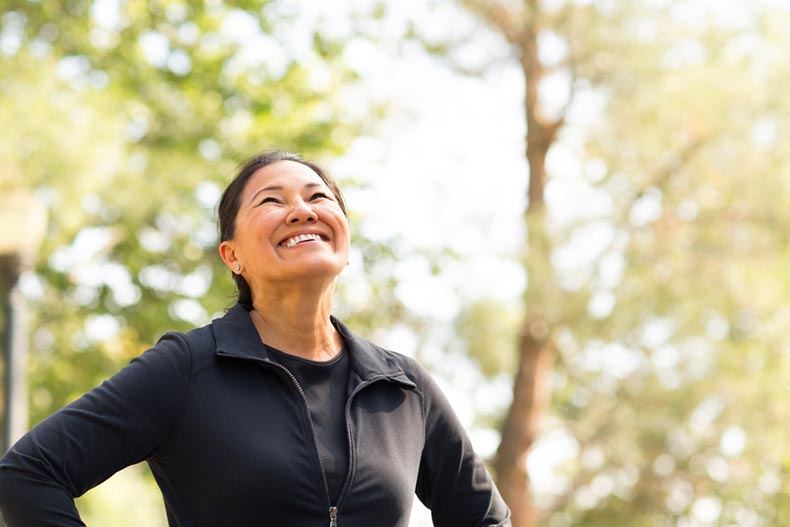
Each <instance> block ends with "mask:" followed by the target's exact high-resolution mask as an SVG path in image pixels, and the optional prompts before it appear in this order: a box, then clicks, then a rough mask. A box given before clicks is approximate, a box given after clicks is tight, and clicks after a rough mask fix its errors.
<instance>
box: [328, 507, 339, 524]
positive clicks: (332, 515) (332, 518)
mask: <svg viewBox="0 0 790 527" xmlns="http://www.w3.org/2000/svg"><path fill="white" fill-rule="evenodd" d="M329 527H337V507H329Z"/></svg>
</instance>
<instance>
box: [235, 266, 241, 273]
mask: <svg viewBox="0 0 790 527" xmlns="http://www.w3.org/2000/svg"><path fill="white" fill-rule="evenodd" d="M233 270H234V271H236V272H237V273H238V272H239V271H241V266H240V265H239V264H236V266H235V267H234V268H233Z"/></svg>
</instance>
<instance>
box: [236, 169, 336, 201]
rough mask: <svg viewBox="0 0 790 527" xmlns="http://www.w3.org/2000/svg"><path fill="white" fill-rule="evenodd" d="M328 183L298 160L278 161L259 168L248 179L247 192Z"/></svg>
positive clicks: (324, 184)
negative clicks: (267, 188)
mask: <svg viewBox="0 0 790 527" xmlns="http://www.w3.org/2000/svg"><path fill="white" fill-rule="evenodd" d="M313 184H319V185H320V186H324V187H325V186H326V183H325V182H324V180H323V179H321V176H319V175H318V174H317V173H316V172H315V171H314V170H313V169H312V168H310V167H308V166H307V165H303V164H302V163H298V162H296V161H277V162H276V163H272V164H271V165H267V166H265V167H261V168H259V169H258V170H257V171H255V173H254V174H253V175H252V177H251V178H250V180H249V181H248V183H247V185H246V188H245V190H244V191H245V194H247V193H250V192H258V191H259V190H260V189H262V188H266V187H271V186H274V187H280V188H302V187H304V186H306V185H310V186H313Z"/></svg>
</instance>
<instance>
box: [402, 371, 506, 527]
mask: <svg viewBox="0 0 790 527" xmlns="http://www.w3.org/2000/svg"><path fill="white" fill-rule="evenodd" d="M421 372H422V375H423V379H422V382H421V383H420V385H421V387H422V391H423V397H424V401H423V404H424V406H425V448H424V450H423V454H422V459H421V462H420V473H419V476H418V480H417V497H418V498H419V499H420V501H422V502H423V503H424V504H425V505H426V507H428V508H430V509H431V516H432V518H433V523H434V525H436V526H440V527H450V526H452V527H462V526H468V527H494V526H498V527H509V526H510V510H509V509H508V508H507V505H505V502H504V501H503V500H502V497H501V496H500V494H499V491H498V490H497V488H496V485H494V482H493V481H492V479H491V476H490V475H489V473H488V470H486V467H485V465H484V463H483V460H482V459H480V457H479V456H478V455H477V454H476V453H475V452H474V450H473V449H472V444H471V442H470V441H469V437H468V436H467V434H466V432H465V431H464V429H463V427H462V426H461V423H460V422H459V421H458V418H457V417H456V415H455V412H454V411H453V409H452V407H451V406H450V403H449V402H448V401H447V398H446V397H445V396H444V394H443V393H442V392H441V390H440V389H439V387H438V386H437V385H436V382H435V381H434V380H433V379H432V378H431V377H430V375H429V374H428V373H427V372H425V371H424V370H422V369H421Z"/></svg>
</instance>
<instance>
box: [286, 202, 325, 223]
mask: <svg viewBox="0 0 790 527" xmlns="http://www.w3.org/2000/svg"><path fill="white" fill-rule="evenodd" d="M317 219H318V216H317V215H316V213H315V212H314V211H313V209H312V208H311V207H310V206H309V205H308V204H307V203H305V202H304V201H300V202H299V203H296V204H295V205H294V206H293V208H291V212H289V213H288V217H287V218H286V220H285V221H286V222H287V223H302V222H314V221H316V220H317Z"/></svg>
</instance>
